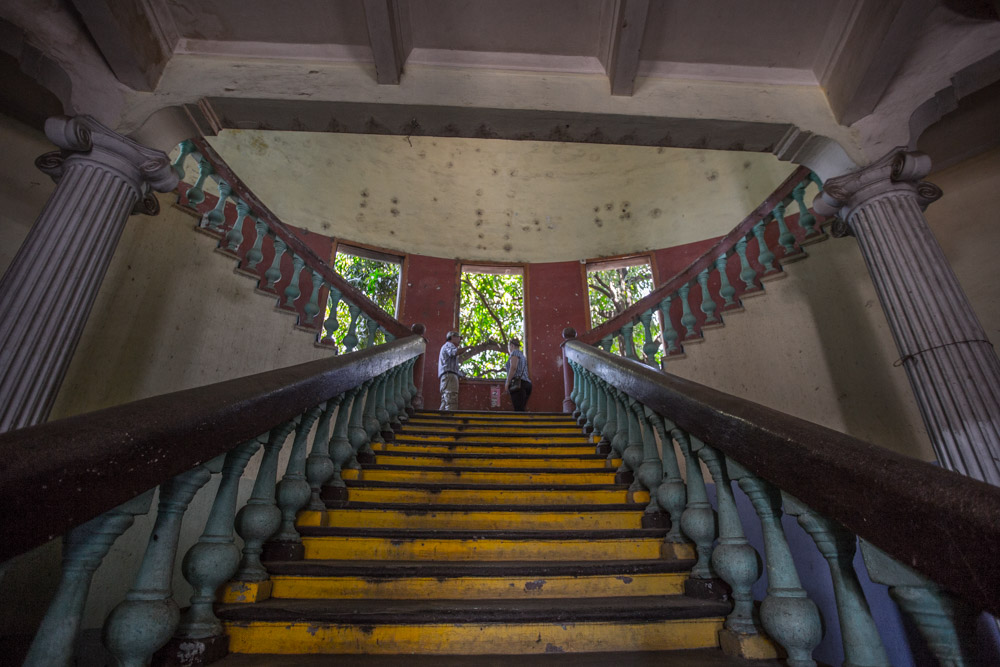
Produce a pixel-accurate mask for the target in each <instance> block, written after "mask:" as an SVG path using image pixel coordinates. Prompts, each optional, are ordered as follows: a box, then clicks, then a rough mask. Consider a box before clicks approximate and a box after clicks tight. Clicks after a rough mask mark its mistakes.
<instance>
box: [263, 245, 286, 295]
mask: <svg viewBox="0 0 1000 667" xmlns="http://www.w3.org/2000/svg"><path fill="white" fill-rule="evenodd" d="M286 250H288V245H287V244H286V243H285V242H284V241H282V240H281V239H279V238H278V237H277V236H275V237H274V259H272V260H271V267H270V268H269V269H268V270H267V271H265V272H264V278H265V279H266V280H267V284H266V285H265V286H264V289H265V290H268V291H272V292H273V291H275V288H274V286H275V285H276V284H277V282H278V281H279V280H281V258H282V256H283V255H284V254H285V251H286Z"/></svg>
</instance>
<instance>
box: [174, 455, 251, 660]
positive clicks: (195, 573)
mask: <svg viewBox="0 0 1000 667" xmlns="http://www.w3.org/2000/svg"><path fill="white" fill-rule="evenodd" d="M260 446H261V440H260V439H259V438H255V439H253V440H248V441H247V442H245V443H243V444H242V445H240V446H238V447H236V448H235V449H232V450H230V451H229V452H228V453H227V454H226V457H225V460H224V462H223V464H222V479H221V480H220V481H219V488H218V490H217V491H216V493H215V501H214V502H213V503H212V509H211V511H210V512H209V515H208V520H207V521H206V522H205V530H204V531H203V532H202V534H201V537H199V538H198V542H197V543H195V544H194V546H192V547H191V548H190V549H188V552H187V553H186V554H185V555H184V561H183V562H182V564H181V571H182V572H183V573H184V578H185V579H187V581H188V583H190V584H191V587H192V588H193V589H194V592H193V593H192V594H191V606H190V607H188V609H187V611H185V612H184V615H183V616H182V618H181V622H180V625H179V626H178V627H177V632H176V633H175V634H174V636H175V637H176V638H178V639H182V640H185V641H192V640H198V639H200V640H206V639H210V638H216V637H218V638H221V637H222V636H223V634H224V631H223V628H222V623H221V622H220V621H219V619H218V618H216V616H215V612H214V611H213V609H212V605H213V604H214V602H215V592H216V591H217V590H218V589H219V587H220V586H222V585H223V584H224V583H226V582H227V581H229V579H230V577H232V576H233V574H235V573H236V568H238V567H239V564H240V549H239V547H237V546H236V544H235V541H234V539H233V520H234V518H235V516H236V497H237V494H238V493H239V488H240V478H241V477H242V476H243V471H244V470H246V467H247V463H249V461H250V459H251V458H252V457H253V455H254V454H256V453H257V450H258V449H260ZM202 646H203V647H204V642H202Z"/></svg>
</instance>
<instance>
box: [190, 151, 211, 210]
mask: <svg viewBox="0 0 1000 667" xmlns="http://www.w3.org/2000/svg"><path fill="white" fill-rule="evenodd" d="M214 173H215V169H213V168H212V165H211V163H210V162H209V161H208V160H206V159H205V158H204V157H201V158H199V159H198V180H196V181H195V182H194V185H192V186H191V187H190V188H188V191H187V205H188V206H190V207H191V208H197V207H198V204H200V203H202V202H203V201H205V181H206V180H208V177H209V176H211V175H212V174H214Z"/></svg>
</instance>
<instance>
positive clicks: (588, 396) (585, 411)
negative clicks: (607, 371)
mask: <svg viewBox="0 0 1000 667" xmlns="http://www.w3.org/2000/svg"><path fill="white" fill-rule="evenodd" d="M584 376H585V378H586V380H585V381H584V389H583V403H582V404H581V406H580V410H581V413H580V419H579V423H580V426H582V427H583V432H584V433H593V432H594V423H593V422H592V421H591V419H590V415H591V414H592V412H593V410H594V409H595V407H596V406H595V405H594V383H595V381H596V380H595V378H594V376H593V375H592V374H591V373H590V371H584Z"/></svg>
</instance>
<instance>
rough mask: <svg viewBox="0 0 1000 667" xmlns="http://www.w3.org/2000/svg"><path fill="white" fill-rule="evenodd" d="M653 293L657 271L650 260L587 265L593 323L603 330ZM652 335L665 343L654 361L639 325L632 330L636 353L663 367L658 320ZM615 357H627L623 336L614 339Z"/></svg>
mask: <svg viewBox="0 0 1000 667" xmlns="http://www.w3.org/2000/svg"><path fill="white" fill-rule="evenodd" d="M652 291H653V271H652V267H651V266H650V263H649V257H647V256H640V257H627V258H623V259H617V260H609V261H603V262H591V263H589V264H587V292H588V295H589V297H590V323H591V326H592V327H597V326H600V325H601V324H604V323H605V322H607V321H608V320H610V319H613V318H615V317H617V316H618V315H620V314H622V313H624V312H625V311H626V310H627V309H628V308H630V307H631V306H633V305H635V303H636V302H637V301H639V300H640V299H642V298H643V297H645V296H646V295H648V294H649V293H650V292H652ZM650 332H651V334H652V338H653V340H655V341H659V342H660V343H661V345H660V348H659V351H658V352H657V353H656V355H654V357H655V358H654V359H647V358H646V355H645V353H644V352H643V349H642V347H643V345H645V344H646V330H645V328H644V327H643V326H642V324H641V323H639V322H638V321H636V322H635V327H634V328H633V329H632V340H633V342H634V343H635V353H636V356H638V357H639V358H640V359H642V360H644V361H647V362H649V363H654V364H657V365H659V357H660V356H661V353H662V350H663V346H662V342H663V338H662V337H661V336H660V319H659V318H658V317H654V318H653V320H652V322H651V324H650ZM611 353H612V354H624V353H625V339H624V337H623V336H622V334H621V333H619V334H618V335H617V336H615V337H614V341H613V343H612V346H611Z"/></svg>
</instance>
